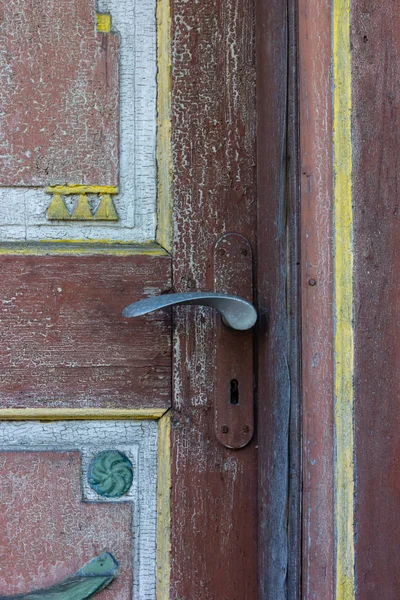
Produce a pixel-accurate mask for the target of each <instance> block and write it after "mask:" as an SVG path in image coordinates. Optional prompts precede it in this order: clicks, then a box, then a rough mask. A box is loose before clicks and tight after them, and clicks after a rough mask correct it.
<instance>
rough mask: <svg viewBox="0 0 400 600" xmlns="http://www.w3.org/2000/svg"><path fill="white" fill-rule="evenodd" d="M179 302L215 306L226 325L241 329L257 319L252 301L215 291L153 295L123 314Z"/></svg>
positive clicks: (133, 313)
mask: <svg viewBox="0 0 400 600" xmlns="http://www.w3.org/2000/svg"><path fill="white" fill-rule="evenodd" d="M179 304H195V305H197V306H210V307H211V308H215V309H216V310H218V311H219V312H220V313H221V315H222V320H223V322H224V323H225V325H227V326H228V327H230V328H231V329H237V330H239V331H245V330H247V329H251V328H252V327H253V326H254V325H255V323H256V321H257V311H256V309H255V308H254V306H253V305H252V304H251V303H250V302H248V301H247V300H245V299H244V298H240V297H239V296H230V295H229V294H217V293H215V292H185V293H183V294H165V295H163V296H153V297H151V298H145V299H144V300H139V302H134V303H133V304H130V305H129V306H127V307H126V308H125V309H124V310H123V311H122V314H123V316H124V317H128V318H129V317H140V316H142V315H147V314H148V313H151V312H154V311H155V310H160V308H166V307H168V306H177V305H179Z"/></svg>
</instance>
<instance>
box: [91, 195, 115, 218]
mask: <svg viewBox="0 0 400 600" xmlns="http://www.w3.org/2000/svg"><path fill="white" fill-rule="evenodd" d="M95 218H96V220H97V221H118V213H117V211H116V208H115V206H114V202H113V200H112V198H111V196H110V194H104V195H103V196H102V197H101V201H100V204H99V208H98V209H97V211H96V217H95Z"/></svg>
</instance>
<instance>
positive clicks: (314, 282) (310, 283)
mask: <svg viewBox="0 0 400 600" xmlns="http://www.w3.org/2000/svg"><path fill="white" fill-rule="evenodd" d="M308 285H311V286H312V287H314V285H317V282H316V280H315V279H309V280H308Z"/></svg>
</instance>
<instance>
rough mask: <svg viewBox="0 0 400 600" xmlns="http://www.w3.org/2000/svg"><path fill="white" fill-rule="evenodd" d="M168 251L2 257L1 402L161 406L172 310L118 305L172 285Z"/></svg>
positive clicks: (166, 399)
mask: <svg viewBox="0 0 400 600" xmlns="http://www.w3.org/2000/svg"><path fill="white" fill-rule="evenodd" d="M170 265H171V261H170V258H169V257H167V256H165V257H161V256H160V257H151V256H130V257H129V256H124V257H122V256H26V257H23V256H1V258H0V270H1V274H2V280H3V285H2V297H1V301H0V303H1V306H0V310H1V312H0V320H1V328H0V399H1V404H2V407H3V408H16V407H18V408H44V407H47V408H51V407H53V408H67V407H69V408H87V407H97V408H134V407H139V406H141V407H165V406H168V405H169V403H170V397H171V349H170V335H171V333H170V316H169V314H168V313H166V312H158V313H155V314H154V315H150V316H148V317H144V318H140V319H136V320H133V319H132V320H127V319H124V318H123V317H122V315H121V312H122V309H123V308H124V307H125V306H127V305H128V304H130V303H131V302H134V301H135V300H139V299H140V298H142V297H143V296H146V295H149V294H158V293H161V292H165V291H167V290H168V289H170V286H171V281H170Z"/></svg>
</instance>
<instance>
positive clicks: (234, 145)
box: [170, 0, 257, 600]
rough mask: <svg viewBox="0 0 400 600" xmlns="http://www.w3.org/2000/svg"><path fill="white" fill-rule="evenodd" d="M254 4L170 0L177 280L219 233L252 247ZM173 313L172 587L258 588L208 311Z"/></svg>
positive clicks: (203, 286) (244, 459) (250, 501)
mask: <svg viewBox="0 0 400 600" xmlns="http://www.w3.org/2000/svg"><path fill="white" fill-rule="evenodd" d="M254 8H255V3H254V0H226V1H225V2H219V3H216V2H214V1H213V0H203V1H202V2H201V3H199V4H197V3H195V2H186V1H185V0H173V2H172V20H173V24H172V58H173V72H172V132H173V133H172V144H173V184H174V190H175V197H174V215H175V252H174V286H175V288H176V290H177V291H187V290H188V291H193V290H207V289H212V287H213V281H214V274H213V268H212V263H213V260H212V257H213V249H214V245H215V243H216V241H217V240H218V239H219V238H220V236H221V235H223V234H224V233H227V232H237V233H239V234H243V235H244V236H245V237H246V238H248V239H249V240H250V243H251V244H252V246H253V248H254V238H255V230H256V205H255V187H256V186H255V108H256V101H255V64H254V63H255V46H254V42H255V35H254V25H255V14H254ZM174 319H175V338H174V353H175V367H174V368H175V370H174V379H173V381H174V406H173V414H172V420H171V435H172V498H171V507H172V515H171V519H172V520H171V527H172V529H171V534H172V555H171V559H172V573H171V596H170V597H171V600H178V598H179V599H185V600H200V599H201V600H212V599H215V598H218V599H219V600H225V599H226V600H228V599H229V600H232V599H233V598H237V599H244V598H249V599H250V598H252V599H255V598H257V483H256V479H257V450H256V444H255V442H252V443H251V444H250V445H249V446H247V447H246V448H245V449H243V450H238V451H233V450H228V449H226V448H224V447H223V446H222V445H221V444H220V443H219V442H218V441H217V439H216V436H215V431H214V406H215V398H214V361H215V344H214V317H213V315H212V312H211V311H209V310H202V309H195V308H190V309H188V307H184V308H182V309H178V310H177V311H176V313H175V317H174ZM249 375H250V374H249ZM250 376H251V375H250Z"/></svg>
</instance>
